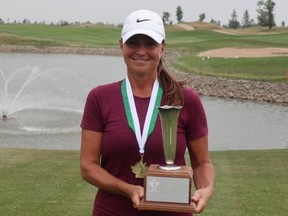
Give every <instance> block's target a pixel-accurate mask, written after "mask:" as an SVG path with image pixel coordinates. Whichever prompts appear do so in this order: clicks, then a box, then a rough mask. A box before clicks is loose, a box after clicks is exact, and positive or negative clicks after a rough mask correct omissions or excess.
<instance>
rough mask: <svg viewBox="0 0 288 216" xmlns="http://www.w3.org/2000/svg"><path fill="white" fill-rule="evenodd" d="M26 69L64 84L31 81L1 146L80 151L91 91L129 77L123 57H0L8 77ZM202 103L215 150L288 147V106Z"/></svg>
mask: <svg viewBox="0 0 288 216" xmlns="http://www.w3.org/2000/svg"><path fill="white" fill-rule="evenodd" d="M25 67H28V68H29V67H30V68H37V70H39V72H41V71H42V72H43V71H53V77H55V78H56V79H57V80H58V81H59V82H57V83H58V84H57V85H56V84H55V83H53V82H48V81H47V79H45V78H43V79H42V80H41V79H39V80H38V81H37V82H35V83H31V86H32V87H33V88H31V87H29V88H28V87H27V89H25V91H23V92H21V97H19V98H18V99H17V103H16V102H15V104H14V105H15V106H18V108H17V111H15V112H14V113H13V115H11V117H10V118H9V119H8V120H6V121H3V120H0V147H1V146H2V147H22V148H45V149H79V146H80V128H79V124H80V121H81V116H82V112H83V107H84V103H85V99H86V96H87V94H88V92H89V90H90V89H91V88H92V87H94V86H97V85H99V84H103V83H108V82H112V81H117V80H120V79H122V78H124V77H125V65H124V63H123V60H122V58H119V57H107V56H92V55H62V54H15V53H7V54H4V53H3V54H1V53H0V70H1V71H2V72H3V74H4V73H5V77H9V76H10V75H11V74H13V72H15V71H16V70H19V69H21V68H25ZM20 80H22V78H21V79H20ZM59 83H60V84H61V83H62V84H61V85H60V86H59ZM12 86H13V87H15V86H16V87H17V85H15V84H14V85H12ZM12 86H11V87H12ZM2 87H3V80H2V82H1V79H0V109H3V106H4V105H3V104H4V102H3V101H4V99H3V98H4V93H3V88H2ZM8 90H9V89H8ZM10 92H11V93H12V92H13V91H12V89H11V88H10ZM15 92H17V90H15ZM15 92H14V94H15ZM40 93H41V94H40ZM48 93H49V94H48ZM10 96H11V94H10ZM202 100H203V104H204V107H205V109H206V113H207V117H208V125H209V143H210V150H232V149H233V150H237V149H272V148H278V149H279V148H288V107H287V106H281V105H275V104H274V105H273V104H268V103H255V102H247V101H238V100H225V99H217V98H210V97H203V98H202ZM36 104H37V105H36ZM33 105H34V106H33ZM1 106H2V107H1Z"/></svg>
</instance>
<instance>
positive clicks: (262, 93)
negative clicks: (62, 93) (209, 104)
mask: <svg viewBox="0 0 288 216" xmlns="http://www.w3.org/2000/svg"><path fill="white" fill-rule="evenodd" d="M0 52H2V53H5V52H6V53H13V52H15V53H43V54H44V53H51V54H53V53H55V54H56V53H59V54H79V55H104V56H121V51H120V49H118V48H82V47H34V46H10V45H1V46H0ZM181 55H183V53H180V52H171V51H166V53H165V60H166V64H167V65H168V67H169V68H170V69H171V71H172V72H173V73H174V74H175V76H176V77H177V78H179V79H186V78H188V79H189V80H191V81H192V82H191V83H190V84H189V87H191V88H193V89H195V90H196V91H197V92H198V94H199V95H200V96H211V97H219V98H228V99H241V100H250V101H263V102H270V103H276V104H285V105H287V104H288V84H287V83H282V82H263V81H251V80H233V79H227V78H219V77H210V76H200V75H195V74H188V73H185V72H182V71H178V70H177V69H175V68H173V67H172V62H173V61H174V60H175V59H176V58H177V57H179V56H181Z"/></svg>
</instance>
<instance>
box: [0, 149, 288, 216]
mask: <svg viewBox="0 0 288 216" xmlns="http://www.w3.org/2000/svg"><path fill="white" fill-rule="evenodd" d="M211 158H212V161H213V163H214V166H215V170H216V179H217V182H216V188H215V192H214V196H213V198H212V200H211V201H210V203H209V205H208V207H207V208H206V210H205V212H204V213H203V214H202V215H203V216H210V215H211V216H212V215H213V216H214V215H227V216H244V215H245V216H246V215H249V216H259V215H261V216H266V215H267V216H280V215H286V214H287V211H288V207H287V203H288V197H287V194H288V184H287V179H288V160H287V158H288V150H287V149H286V150H261V151H224V152H211ZM0 184H1V189H0V190H1V191H0V209H1V215H5V216H17V215H23V216H25V215H27V216H28V215H29V216H41V215H43V216H44V215H45V216H46V215H55V216H56V215H57V216H58V215H63V216H64V215H65V216H76V215H79V216H80V215H81V216H82V215H91V206H92V204H93V200H94V195H95V191H96V189H95V187H92V186H91V185H89V184H87V183H85V182H84V181H83V180H82V179H81V177H80V170H79V151H64V150H63V151H62V150H29V149H7V148H0Z"/></svg>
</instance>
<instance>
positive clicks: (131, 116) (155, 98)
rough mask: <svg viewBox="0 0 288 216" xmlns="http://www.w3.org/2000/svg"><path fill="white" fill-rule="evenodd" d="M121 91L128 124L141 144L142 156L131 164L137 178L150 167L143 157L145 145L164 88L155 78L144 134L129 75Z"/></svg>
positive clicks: (153, 123)
mask: <svg viewBox="0 0 288 216" xmlns="http://www.w3.org/2000/svg"><path fill="white" fill-rule="evenodd" d="M121 92H122V98H123V101H124V107H125V112H126V117H127V121H128V125H129V127H130V128H131V129H132V130H133V132H134V134H135V136H136V139H137V143H138V146H139V153H140V156H141V159H140V161H139V162H137V163H136V164H135V165H134V166H131V169H132V172H133V173H134V174H135V177H136V178H144V173H145V171H146V169H147V168H148V166H147V165H146V163H145V162H144V159H143V157H144V151H145V150H144V147H145V143H146V141H147V139H148V137H149V135H150V134H151V133H152V132H153V130H154V128H155V124H156V119H157V115H158V110H157V107H158V106H159V105H160V103H161V98H162V94H163V90H162V88H161V87H159V82H158V80H157V79H155V81H154V84H153V89H152V94H151V98H150V101H149V106H148V110H147V113H146V117H145V121H144V127H143V132H142V134H141V130H140V123H139V118H138V114H137V110H136V105H135V101H134V96H133V92H132V88H131V84H130V81H129V79H128V77H127V76H126V78H125V79H124V80H123V82H122V85H121Z"/></svg>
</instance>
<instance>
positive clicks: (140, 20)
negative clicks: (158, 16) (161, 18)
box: [136, 18, 151, 23]
mask: <svg viewBox="0 0 288 216" xmlns="http://www.w3.org/2000/svg"><path fill="white" fill-rule="evenodd" d="M146 21H151V19H140V18H138V19H137V20H136V22H137V23H140V22H146Z"/></svg>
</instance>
